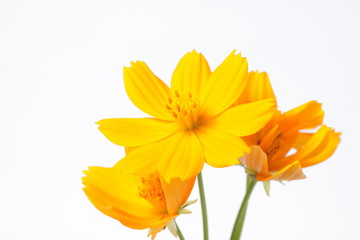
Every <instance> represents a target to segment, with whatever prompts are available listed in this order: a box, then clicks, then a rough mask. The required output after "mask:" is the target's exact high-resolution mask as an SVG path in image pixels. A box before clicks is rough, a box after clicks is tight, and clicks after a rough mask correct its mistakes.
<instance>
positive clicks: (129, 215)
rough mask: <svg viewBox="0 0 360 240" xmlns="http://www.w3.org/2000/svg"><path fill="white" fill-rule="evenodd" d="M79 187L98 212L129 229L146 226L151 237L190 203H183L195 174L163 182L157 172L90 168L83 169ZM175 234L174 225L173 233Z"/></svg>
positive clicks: (183, 211) (170, 224)
mask: <svg viewBox="0 0 360 240" xmlns="http://www.w3.org/2000/svg"><path fill="white" fill-rule="evenodd" d="M84 173H85V174H86V177H83V179H82V180H83V184H84V185H85V188H83V190H84V192H85V194H86V195H87V196H88V198H89V200H90V201H91V202H92V204H93V205H94V206H95V207H96V208H97V209H98V210H99V211H101V212H102V213H104V214H105V215H108V216H109V217H112V218H114V219H117V220H119V221H120V222H121V223H122V224H124V225H125V226H127V227H129V228H133V229H146V228H150V233H149V234H150V235H151V236H152V239H154V238H155V236H156V234H157V233H158V232H160V231H161V230H163V229H164V228H165V227H166V226H167V225H169V228H171V230H172V233H174V223H173V222H172V221H173V220H174V219H175V218H176V217H177V216H178V215H179V214H180V213H190V212H189V211H188V210H186V209H184V208H185V207H186V206H188V205H189V204H191V203H193V202H187V201H186V200H187V198H188V197H189V195H190V193H191V190H192V188H193V186H194V182H195V177H193V178H191V179H187V180H184V181H182V180H180V179H179V178H175V179H171V180H170V182H166V181H164V180H163V178H162V177H161V176H160V175H159V174H158V173H152V174H148V175H131V174H124V173H123V172H122V171H121V170H120V169H115V168H103V167H90V168H89V170H88V171H84ZM174 234H176V228H175V233H174Z"/></svg>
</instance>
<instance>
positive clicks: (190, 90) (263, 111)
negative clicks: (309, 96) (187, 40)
mask: <svg viewBox="0 0 360 240" xmlns="http://www.w3.org/2000/svg"><path fill="white" fill-rule="evenodd" d="M247 79H248V69H247V61H246V59H245V58H243V57H241V56H240V55H236V54H234V52H233V53H231V54H230V55H229V56H228V57H227V58H226V59H225V61H224V62H223V63H222V64H221V65H220V66H219V67H218V68H216V70H215V71H214V72H211V71H210V68H209V66H208V63H207V61H206V59H205V58H204V57H203V55H202V54H198V53H196V52H195V51H193V52H191V53H187V54H186V55H185V56H184V57H183V58H182V59H181V60H180V62H179V64H178V65H177V67H176V69H175V71H174V73H173V76H172V80H171V87H170V88H169V87H168V86H167V85H166V84H165V83H164V82H162V81H161V80H160V79H159V78H158V77H156V76H155V75H154V74H153V73H152V72H151V70H150V69H149V68H148V67H147V66H146V64H145V63H144V62H140V61H138V62H136V63H132V64H131V67H128V68H127V67H126V68H124V82H125V88H126V92H127V94H128V96H129V98H130V99H131V101H132V102H133V103H134V104H135V105H136V106H137V107H138V108H139V109H141V110H142V111H144V112H145V113H147V114H149V115H151V116H153V117H154V118H142V119H129V118H122V119H104V120H101V121H99V122H98V124H99V125H100V127H99V130H100V131H101V132H102V133H103V134H104V135H105V136H106V137H107V138H108V139H109V140H110V141H112V142H113V143H115V144H118V145H121V146H126V147H130V148H132V149H133V151H131V153H129V154H128V155H127V156H126V157H125V158H123V159H122V160H121V161H119V162H118V164H117V166H121V168H123V169H126V171H127V172H128V173H136V174H147V173H151V172H154V171H159V172H160V173H161V175H162V176H163V177H164V178H165V180H166V181H169V180H170V179H172V178H175V177H180V178H181V179H182V180H184V179H187V178H190V177H193V176H195V175H197V174H198V173H199V172H200V171H201V169H202V167H203V164H204V162H207V163H208V164H209V165H211V166H214V167H226V166H230V165H234V164H237V163H238V161H237V158H238V157H239V156H242V155H243V154H244V153H245V152H246V151H248V150H249V148H248V146H247V145H246V143H245V142H244V141H243V140H242V139H241V138H239V137H241V136H246V135H249V134H253V133H255V132H257V131H258V130H259V129H261V128H262V127H263V126H264V125H265V124H266V123H267V122H268V121H269V120H270V119H271V117H272V115H273V107H274V101H273V100H272V99H266V100H262V101H258V102H252V103H248V104H242V105H238V106H233V104H234V102H235V100H236V99H237V98H238V96H239V94H241V93H242V92H243V90H244V88H245V85H246V83H247Z"/></svg>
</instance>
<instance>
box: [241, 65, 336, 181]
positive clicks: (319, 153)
mask: <svg viewBox="0 0 360 240" xmlns="http://www.w3.org/2000/svg"><path fill="white" fill-rule="evenodd" d="M244 92H245V94H243V95H242V96H240V98H239V99H238V100H237V101H236V104H241V103H247V102H252V101H258V100H261V99H266V98H269V97H272V98H275V95H274V92H273V90H272V87H271V84H270V80H269V78H268V76H267V74H266V73H265V72H262V73H258V72H251V73H250V74H249V82H248V85H247V86H246V90H245V91H244ZM323 118H324V112H323V110H322V109H321V104H319V103H317V102H316V101H310V102H308V103H305V104H303V105H301V106H299V107H296V108H294V109H292V110H290V111H288V112H285V113H281V112H280V111H277V112H276V113H275V114H274V116H273V118H272V119H271V120H270V121H269V123H267V125H266V126H265V127H264V128H263V129H261V130H260V131H259V132H257V133H255V134H252V135H250V136H247V137H245V138H244V140H245V141H246V142H247V143H248V144H249V146H251V151H250V153H246V154H245V156H243V157H241V158H240V159H239V160H240V163H241V164H242V165H244V166H246V168H247V173H248V174H250V175H255V176H256V179H257V180H259V181H268V180H278V181H283V180H287V181H290V180H295V179H302V178H305V175H304V174H303V172H302V168H304V167H308V166H312V165H314V164H317V163H320V162H322V161H325V160H326V159H327V158H329V157H330V156H331V155H332V154H333V152H334V151H335V149H336V147H337V145H338V143H339V141H340V138H339V135H340V134H339V133H336V132H335V131H334V130H333V129H331V128H329V127H327V126H325V125H321V124H322V121H323ZM319 125H321V126H320V128H319V129H318V130H317V131H316V132H315V133H305V132H303V131H301V130H304V129H312V128H315V127H317V126H319ZM291 149H295V153H293V154H290V155H289V151H290V150H291Z"/></svg>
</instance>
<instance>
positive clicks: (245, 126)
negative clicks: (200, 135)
mask: <svg viewBox="0 0 360 240" xmlns="http://www.w3.org/2000/svg"><path fill="white" fill-rule="evenodd" d="M274 106H275V102H274V100H273V99H265V100H261V101H257V102H253V103H247V104H241V105H238V106H235V107H232V108H230V109H228V110H226V111H225V112H223V113H222V114H220V115H218V116H217V117H215V118H213V119H211V120H209V121H208V122H206V123H205V125H210V126H216V128H219V129H221V130H223V131H227V132H229V133H231V134H234V135H235V136H247V135H250V134H253V133H255V132H257V131H259V130H260V129H261V128H263V127H264V126H265V124H266V123H267V122H268V121H269V120H270V119H271V117H272V116H273V113H274V110H275V109H274Z"/></svg>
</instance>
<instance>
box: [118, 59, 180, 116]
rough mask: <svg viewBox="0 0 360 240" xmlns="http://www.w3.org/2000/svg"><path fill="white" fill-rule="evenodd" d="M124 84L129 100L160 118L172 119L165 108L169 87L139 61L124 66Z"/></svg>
mask: <svg viewBox="0 0 360 240" xmlns="http://www.w3.org/2000/svg"><path fill="white" fill-rule="evenodd" d="M124 84H125V89H126V92H127V94H128V96H129V98H130V100H131V101H132V102H133V103H134V104H135V106H137V107H138V108H139V109H141V110H142V111H144V112H145V113H147V114H150V115H151V116H154V117H156V118H159V119H162V120H174V118H173V116H172V115H171V114H170V113H169V112H168V110H167V109H166V102H167V100H168V97H169V93H170V90H169V87H168V86H166V84H165V83H164V82H163V81H161V80H160V79H159V78H158V77H157V76H155V75H154V74H153V73H152V72H151V70H150V69H149V67H148V66H147V65H146V64H145V63H144V62H141V61H137V62H136V63H133V62H132V63H131V67H125V68H124Z"/></svg>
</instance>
